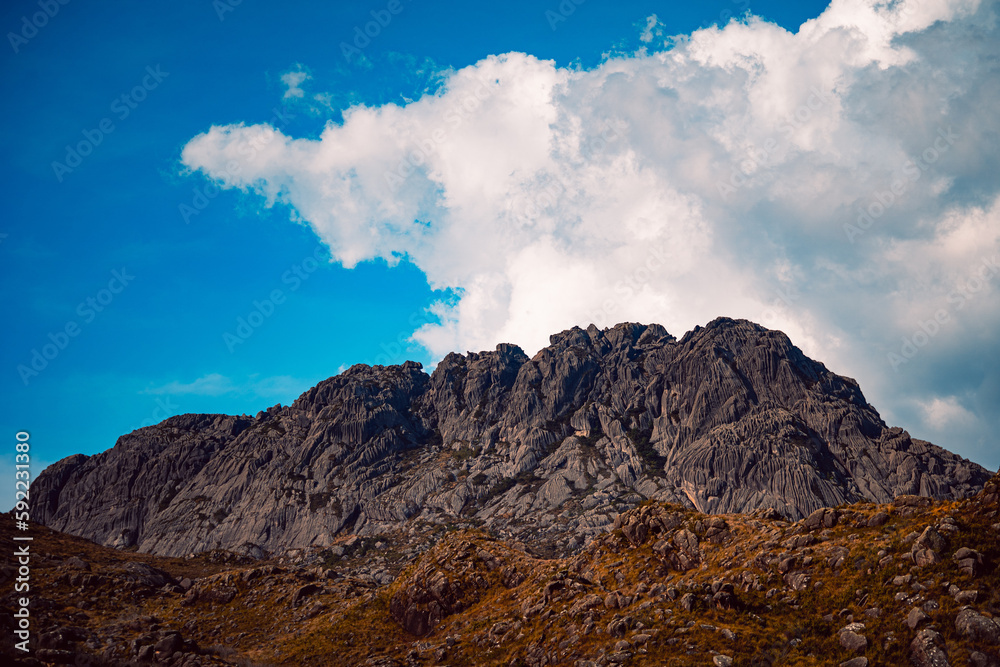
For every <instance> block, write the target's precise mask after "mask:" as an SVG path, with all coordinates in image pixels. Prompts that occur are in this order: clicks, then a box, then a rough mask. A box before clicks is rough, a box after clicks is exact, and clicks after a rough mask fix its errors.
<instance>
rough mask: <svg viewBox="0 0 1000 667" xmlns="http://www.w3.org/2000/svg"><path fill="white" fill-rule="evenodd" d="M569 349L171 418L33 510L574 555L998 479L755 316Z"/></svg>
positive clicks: (78, 531) (205, 529) (608, 333)
mask: <svg viewBox="0 0 1000 667" xmlns="http://www.w3.org/2000/svg"><path fill="white" fill-rule="evenodd" d="M550 343H551V344H550V345H549V347H547V348H544V349H543V350H541V351H540V352H538V353H537V354H536V355H535V356H534V357H533V358H531V359H529V358H528V357H527V356H526V355H525V354H524V352H523V351H522V350H521V349H520V348H518V347H516V346H513V345H499V346H497V349H496V351H493V352H482V353H470V354H467V355H460V354H450V355H448V356H447V357H445V358H444V359H443V360H442V361H441V363H440V364H439V365H438V366H437V368H436V369H435V370H434V373H433V374H432V375H430V376H428V375H427V374H426V373H424V372H423V370H422V369H421V366H420V365H419V364H417V363H414V362H407V363H405V364H402V365H399V366H387V367H383V366H374V367H369V366H365V365H356V366H353V367H351V368H350V369H349V370H347V371H345V372H344V373H342V374H340V375H338V376H336V377H333V378H330V379H329V380H326V381H324V382H322V383H320V384H319V385H317V386H316V387H313V388H312V389H310V390H309V391H307V392H305V393H304V394H303V395H302V396H300V397H299V398H298V399H297V400H296V401H295V402H294V403H293V404H292V405H291V406H287V407H281V406H280V405H279V406H275V407H273V408H270V409H268V410H267V411H265V412H261V413H259V414H258V415H257V416H256V417H253V418H251V417H247V416H239V417H234V416H225V415H182V416H178V417H172V418H170V419H167V420H166V421H164V422H162V423H160V424H157V425H156V426H151V427H148V428H143V429H140V430H138V431H134V432H132V433H130V434H128V435H124V436H122V437H121V438H119V440H118V443H117V444H116V445H115V446H114V447H113V448H112V449H110V450H108V451H106V452H103V453H101V454H97V455H95V456H91V457H86V456H82V455H76V456H71V457H69V458H67V459H64V460H62V461H60V462H58V463H56V464H54V465H53V466H51V467H49V468H48V469H46V470H45V471H44V472H43V473H42V474H41V475H40V476H39V478H38V479H37V480H36V481H35V483H34V484H33V485H32V499H33V501H34V510H35V513H36V517H35V518H36V519H37V520H38V521H40V522H42V523H44V524H45V525H48V526H50V527H52V528H54V529H56V530H60V531H64V532H68V533H71V534H74V535H80V536H83V537H87V538H89V539H92V540H94V541H96V542H98V543H101V544H105V545H112V546H117V547H136V548H138V550H139V551H141V552H150V553H155V554H160V555H185V554H188V553H192V552H198V551H205V550H208V549H212V548H226V549H230V550H234V551H238V552H241V553H244V554H246V555H250V556H254V557H260V556H263V555H265V554H266V553H269V552H271V553H273V552H282V551H285V550H288V549H291V548H297V547H306V546H311V545H319V546H325V545H329V544H330V543H331V542H332V541H333V540H334V539H335V538H336V536H337V535H338V534H341V533H355V534H358V535H361V536H367V535H377V534H380V533H383V532H386V531H388V530H398V529H400V528H404V529H405V528H407V527H409V529H410V530H418V529H420V527H421V526H424V527H426V526H427V525H428V524H458V525H469V526H485V527H486V528H488V529H491V530H493V531H494V532H496V533H497V534H499V535H501V536H503V537H510V538H515V539H519V540H521V541H523V542H525V543H527V544H530V545H531V546H533V547H534V548H536V549H538V550H541V551H542V552H544V551H545V550H546V549H548V550H550V551H559V552H564V551H574V550H576V549H578V548H579V547H581V546H582V545H583V544H584V543H585V542H586V541H588V540H590V539H592V538H593V537H594V536H595V535H597V534H600V533H603V532H605V531H606V530H607V529H608V528H610V527H611V525H612V522H613V520H614V518H615V516H616V515H617V514H619V513H620V512H621V511H623V510H625V509H627V508H629V507H633V506H635V505H636V504H638V503H639V502H640V501H642V500H643V499H647V498H652V499H656V500H663V501H669V502H674V503H680V504H682V505H686V506H688V507H694V508H696V509H698V510H699V511H702V512H707V513H730V512H750V511H752V510H757V509H768V508H773V509H776V510H777V511H778V512H780V513H781V514H783V515H785V516H786V517H789V518H791V519H800V518H803V517H806V516H809V515H811V514H813V513H814V512H816V510H818V509H821V508H824V507H831V506H835V505H839V504H841V503H847V502H854V501H862V500H867V501H874V502H879V503H886V502H889V501H891V500H892V499H893V498H894V497H896V496H899V495H904V494H915V495H922V496H929V497H934V498H939V499H957V498H963V497H966V496H970V495H972V494H974V493H976V492H978V491H979V490H980V489H982V487H983V485H984V484H985V483H986V481H987V480H988V479H989V474H988V473H987V471H985V470H984V469H983V468H981V467H980V466H977V465H975V464H973V463H970V462H969V461H967V460H965V459H962V458H960V457H958V456H955V455H953V454H951V453H949V452H947V451H945V450H944V449H941V448H939V447H936V446H934V445H931V444H930V443H927V442H923V441H920V440H915V439H912V438H910V436H909V435H908V434H907V433H906V432H905V431H903V430H902V429H899V428H888V427H887V426H886V425H885V424H884V423H883V422H882V420H881V418H880V417H879V415H878V413H877V412H876V410H875V409H874V408H873V407H872V406H871V405H869V404H868V403H867V401H866V400H865V398H864V396H863V395H862V393H861V390H860V388H859V387H858V385H857V383H856V382H855V381H853V380H851V379H849V378H844V377H841V376H838V375H835V374H834V373H831V372H830V371H828V370H827V369H826V368H825V367H824V366H823V365H822V364H820V363H818V362H815V361H813V360H811V359H809V358H807V357H806V356H805V355H803V354H802V352H801V351H800V350H799V349H798V348H796V347H795V346H794V345H792V343H791V342H790V341H789V339H788V338H787V337H786V336H785V335H784V334H783V333H781V332H778V331H769V330H767V329H764V328H763V327H760V326H758V325H756V324H753V323H751V322H747V321H734V320H729V319H718V320H715V321H713V322H711V323H710V324H709V325H707V326H706V327H704V328H701V327H698V328H696V329H695V330H693V331H691V332H689V333H687V334H686V335H685V336H684V337H683V338H682V339H680V340H677V339H676V338H674V337H673V336H671V335H669V334H668V333H667V332H666V330H665V329H664V328H663V327H661V326H659V325H648V326H645V325H639V324H620V325H618V326H616V327H614V328H612V329H604V330H599V329H597V328H596V327H594V326H591V327H589V328H588V329H586V330H584V329H580V328H573V329H570V330H568V331H564V332H562V333H560V334H556V335H554V336H552V337H551V340H550ZM814 516H815V517H816V519H815V520H816V521H820V522H822V524H823V525H827V523H829V522H831V521H835V519H834V518H833V515H830V516H829V518H827V515H826V514H817V515H814ZM645 528H646V529H648V526H646V527H645ZM636 530H640V528H638V527H637V528H636ZM928 546H933V545H928ZM694 547H695V548H696V547H697V545H696V544H695V545H694ZM670 548H671V549H672V550H673V552H674V553H675V554H676V555H677V557H678V558H680V557H682V556H683V557H684V558H692V557H693V556H692V554H693V552H691V551H690V548H691V545H686V544H671V545H670Z"/></svg>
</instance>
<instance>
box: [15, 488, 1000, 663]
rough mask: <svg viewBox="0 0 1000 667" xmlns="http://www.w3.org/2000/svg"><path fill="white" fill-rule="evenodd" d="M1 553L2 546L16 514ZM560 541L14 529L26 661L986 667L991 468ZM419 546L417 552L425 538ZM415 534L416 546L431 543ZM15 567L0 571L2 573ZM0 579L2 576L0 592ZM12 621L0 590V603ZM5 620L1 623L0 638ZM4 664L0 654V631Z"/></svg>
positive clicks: (989, 655)
mask: <svg viewBox="0 0 1000 667" xmlns="http://www.w3.org/2000/svg"><path fill="white" fill-rule="evenodd" d="M0 525H2V526H3V532H2V533H0V542H2V548H3V549H4V550H5V551H6V552H7V553H11V552H12V551H13V548H14V542H13V541H12V539H11V537H12V536H11V527H12V525H13V521H12V520H11V518H10V517H4V521H3V522H2V524H0ZM615 525H616V528H615V529H614V530H613V531H611V532H609V533H608V534H606V535H603V536H601V537H599V538H597V539H595V540H594V541H593V542H592V543H591V544H590V546H588V547H587V548H585V549H584V550H582V551H581V552H580V553H579V554H577V555H575V556H570V557H565V558H556V559H552V558H545V557H542V556H540V555H538V554H534V553H532V552H530V551H528V550H525V549H524V548H522V547H519V546H516V545H512V544H510V543H508V542H505V541H503V540H501V539H497V537H496V536H493V535H489V534H487V533H485V532H482V531H468V530H446V529H441V532H440V533H437V534H432V535H428V536H427V540H426V541H425V542H424V543H423V547H422V548H424V549H426V550H425V551H424V552H423V553H421V554H420V555H416V556H412V557H411V556H407V555H406V553H405V551H404V550H402V549H401V548H400V547H401V543H400V542H398V541H395V540H392V539H390V540H388V541H385V542H374V541H372V540H370V539H365V538H359V537H357V536H353V535H352V536H345V537H342V538H340V539H338V540H337V542H336V544H335V545H334V546H333V547H331V548H318V547H317V548H313V549H306V550H302V551H298V552H295V553H290V554H287V555H285V556H284V557H282V558H280V559H274V560H269V561H252V560H251V559H249V558H247V557H241V556H237V555H235V554H231V553H226V552H211V553H206V554H202V555H199V556H197V557H191V558H163V557H156V556H150V555H142V554H136V553H130V552H122V551H118V550H113V549H109V548H107V547H102V546H99V545H95V544H93V543H90V542H87V541H85V540H83V539H81V538H76V537H71V536H67V535H64V534H60V533H56V532H54V531H50V530H48V529H45V528H40V527H39V528H35V529H33V535H34V537H35V541H34V543H33V545H32V549H33V550H34V553H35V554H36V556H35V561H34V570H33V574H32V576H33V578H34V581H35V582H37V584H36V588H35V596H36V597H35V598H34V602H33V606H32V609H33V611H32V613H33V615H34V623H35V624H36V625H35V627H36V628H40V629H44V631H39V632H37V633H36V635H35V641H36V644H34V645H33V647H32V648H33V657H34V658H37V659H39V660H41V661H44V662H46V663H50V664H73V663H75V664H78V665H81V664H92V665H122V664H135V663H134V662H133V661H137V662H138V663H140V664H148V663H149V662H151V661H155V662H156V664H166V665H183V666H185V667H195V666H196V665H272V664H274V665H278V664H283V665H331V664H337V665H371V666H382V667H389V666H403V665H521V666H530V667H542V666H555V665H574V666H576V667H590V666H592V665H713V664H714V665H737V666H739V665H757V666H759V665H776V664H780V665H838V664H843V665H849V666H850V667H864V666H865V665H869V664H871V665H906V664H910V665H915V666H916V667H932V666H933V667H942V666H944V665H956V666H957V665H974V666H975V667H989V666H996V665H1000V659H998V655H1000V623H998V622H997V620H996V619H998V618H1000V586H998V584H1000V575H998V571H997V568H996V566H997V563H998V562H1000V561H998V559H1000V476H997V477H995V478H994V479H993V480H992V481H991V482H990V483H989V484H988V485H987V487H986V489H985V490H984V492H982V493H981V494H979V495H978V496H976V497H975V498H972V499H968V500H964V501H931V500H929V499H927V498H920V497H916V496H903V497H900V498H897V499H895V500H894V501H893V502H891V503H889V504H886V505H875V504H869V503H864V504H855V505H846V506H841V507H838V508H835V509H827V510H818V511H817V512H814V513H813V514H811V515H810V516H809V517H807V518H806V519H803V520H799V521H797V522H794V523H789V522H787V521H785V520H783V519H781V518H780V517H777V516H776V515H775V514H774V513H772V512H757V513H755V514H751V515H714V516H710V515H704V514H701V513H698V512H696V511H693V510H690V509H685V508H681V507H678V506H672V505H666V504H662V503H658V502H649V503H645V504H643V505H642V506H641V507H639V508H636V509H633V510H629V511H627V512H625V513H624V514H622V515H621V516H620V517H618V518H617V520H616V521H615ZM432 543H433V546H430V545H431V544H432ZM428 547H429V548H428ZM13 576H14V570H13V567H12V566H10V565H6V566H5V567H4V568H3V570H0V577H2V578H3V579H4V581H3V582H2V583H3V584H4V586H6V585H7V583H8V582H9V581H10V579H11V578H12V577H13ZM5 590H7V589H6V588H5ZM2 602H3V605H4V610H3V616H2V618H3V619H4V623H5V624H6V625H11V624H12V623H13V617H12V615H11V609H12V608H13V605H14V602H13V595H12V594H9V595H7V596H6V597H5V598H3V600H2ZM10 630H11V629H10V628H8V629H7V630H5V632H8V633H9V632H10ZM4 651H6V655H7V658H8V664H12V665H16V664H21V665H27V664H38V663H29V662H15V659H16V657H17V656H11V648H10V645H9V643H4Z"/></svg>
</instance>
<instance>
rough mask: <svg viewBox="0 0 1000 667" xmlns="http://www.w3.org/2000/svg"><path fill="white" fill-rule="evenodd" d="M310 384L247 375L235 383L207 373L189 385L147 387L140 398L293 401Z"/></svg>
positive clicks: (178, 383)
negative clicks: (183, 397) (184, 397)
mask: <svg viewBox="0 0 1000 667" xmlns="http://www.w3.org/2000/svg"><path fill="white" fill-rule="evenodd" d="M311 384H313V383H312V382H310V381H309V380H303V379H301V378H293V377H291V376H287V375H279V376H273V377H263V378H262V377H260V376H259V375H258V374H256V373H254V374H251V375H250V376H249V377H248V378H247V379H245V380H243V381H239V382H237V381H235V380H233V379H231V378H229V377H226V376H225V375H221V374H219V373H209V374H208V375H204V376H202V377H200V378H197V379H195V380H192V381H191V382H180V381H177V380H174V381H171V382H168V383H166V384H163V385H160V386H158V387H150V388H148V389H145V390H143V391H142V392H141V393H143V394H152V395H168V396H184V395H192V396H227V395H240V396H256V397H260V398H267V399H273V398H284V399H286V400H287V399H288V397H295V396H297V395H298V394H300V393H302V392H303V391H304V390H305V389H307V388H308V387H309V386H310V385H311Z"/></svg>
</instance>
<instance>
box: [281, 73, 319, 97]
mask: <svg viewBox="0 0 1000 667" xmlns="http://www.w3.org/2000/svg"><path fill="white" fill-rule="evenodd" d="M311 78H312V76H310V75H309V73H308V72H305V71H303V70H302V66H301V65H299V66H298V69H295V70H292V71H290V72H285V73H284V74H282V75H281V83H283V84H285V87H286V90H285V94H284V95H282V99H285V100H287V99H289V98H293V97H298V98H301V97H304V96H305V91H304V90H302V84H303V83H305V82H306V81H307V80H308V79H311Z"/></svg>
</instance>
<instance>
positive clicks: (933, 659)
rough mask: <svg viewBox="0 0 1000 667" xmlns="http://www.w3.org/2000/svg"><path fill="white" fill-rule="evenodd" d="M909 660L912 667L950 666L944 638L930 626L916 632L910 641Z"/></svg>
mask: <svg viewBox="0 0 1000 667" xmlns="http://www.w3.org/2000/svg"><path fill="white" fill-rule="evenodd" d="M910 662H911V663H912V664H913V666H914V667H951V663H950V662H949V661H948V653H947V652H946V651H945V649H944V639H943V638H942V637H941V635H940V634H938V633H937V632H935V631H934V630H931V629H930V628H925V629H923V630H921V631H920V632H918V633H917V636H916V637H914V638H913V641H912V642H910Z"/></svg>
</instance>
